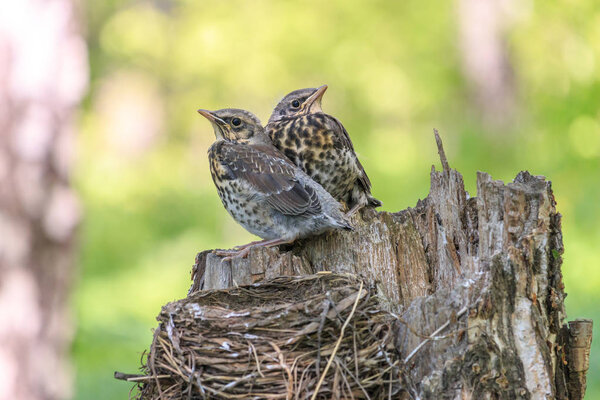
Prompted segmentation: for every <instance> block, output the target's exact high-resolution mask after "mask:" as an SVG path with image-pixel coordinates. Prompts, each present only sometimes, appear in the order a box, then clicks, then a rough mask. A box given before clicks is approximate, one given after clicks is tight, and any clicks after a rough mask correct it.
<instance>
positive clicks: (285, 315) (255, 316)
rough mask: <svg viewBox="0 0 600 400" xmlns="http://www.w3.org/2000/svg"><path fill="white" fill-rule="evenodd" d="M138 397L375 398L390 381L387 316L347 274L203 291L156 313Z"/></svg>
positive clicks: (393, 370) (395, 381)
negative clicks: (153, 333)
mask: <svg viewBox="0 0 600 400" xmlns="http://www.w3.org/2000/svg"><path fill="white" fill-rule="evenodd" d="M159 321H160V325H159V327H158V329H157V330H156V332H155V336H154V342H153V343H152V348H151V351H150V353H149V355H148V357H147V358H146V363H145V365H144V366H143V370H144V372H145V374H144V375H143V376H138V377H134V378H130V379H129V380H130V381H137V382H138V385H139V386H138V393H137V397H138V398H140V399H163V400H171V399H209V398H211V399H215V398H222V399H382V398H388V397H390V396H392V395H394V394H397V392H398V390H399V387H400V386H399V379H400V378H399V367H398V365H399V363H400V361H399V358H398V356H397V354H396V352H395V350H394V346H393V335H392V323H393V317H392V316H391V315H389V314H387V313H385V312H384V311H381V310H380V308H379V306H378V301H377V298H376V296H375V290H374V288H371V287H364V286H363V283H362V282H361V281H360V280H358V279H357V278H356V277H354V276H350V275H337V274H317V275H310V276H302V277H280V278H276V279H273V280H270V281H266V282H263V283H259V284H255V285H251V286H244V287H238V288H234V289H229V290H218V291H203V292H198V293H195V294H192V295H191V296H190V297H188V298H187V299H185V300H181V301H178V302H174V303H170V304H168V305H167V306H165V307H164V308H163V310H162V312H161V314H160V315H159Z"/></svg>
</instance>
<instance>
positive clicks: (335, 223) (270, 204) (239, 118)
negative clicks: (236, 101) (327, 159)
mask: <svg viewBox="0 0 600 400" xmlns="http://www.w3.org/2000/svg"><path fill="white" fill-rule="evenodd" d="M198 112H199V113H200V114H201V115H202V116H204V117H205V118H206V119H208V120H209V121H210V122H211V124H212V127H213V130H214V133H215V136H216V141H215V142H214V143H213V144H212V145H211V146H210V148H209V150H208V159H209V165H210V172H211V175H212V179H213V182H214V183H215V186H216V187H217V192H218V194H219V197H220V198H221V202H222V203H223V206H225V209H226V210H227V211H228V212H229V214H230V215H231V216H232V217H233V218H234V219H235V220H236V221H237V222H238V223H239V224H240V225H242V226H243V227H244V228H245V229H246V230H248V231H249V232H250V233H253V234H255V235H257V236H259V237H261V238H262V240H260V241H255V242H251V243H248V244H245V245H243V246H237V247H235V248H234V249H233V250H219V251H217V254H218V255H222V256H227V257H225V258H224V260H231V259H233V258H243V257H245V256H246V255H247V254H248V253H249V252H250V249H251V248H253V247H272V246H277V245H281V244H286V243H292V242H294V241H295V240H296V239H302V238H306V237H309V236H313V235H318V234H321V233H324V232H326V231H329V230H335V229H343V230H352V229H353V228H352V225H351V224H350V222H349V221H348V220H347V219H346V216H345V215H344V213H343V210H342V206H341V204H340V203H339V202H338V201H336V200H335V199H334V198H333V197H332V196H331V195H330V194H329V193H328V192H327V191H326V190H325V189H323V187H322V186H321V185H319V184H318V183H317V182H315V181H314V180H313V179H311V178H310V177H309V176H308V175H307V174H306V173H304V172H303V171H302V170H301V169H300V168H298V167H297V166H296V165H294V164H293V163H292V162H290V160H288V159H287V157H286V156H285V155H283V154H282V153H281V152H280V151H279V150H277V149H276V148H275V147H274V146H273V144H272V143H271V141H270V140H269V137H268V136H267V134H266V132H265V130H264V127H263V126H262V123H261V121H260V120H259V119H258V117H256V116H255V115H254V114H252V113H251V112H249V111H246V110H241V109H235V108H226V109H221V110H216V111H209V110H205V109H199V110H198Z"/></svg>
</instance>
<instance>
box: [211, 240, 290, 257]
mask: <svg viewBox="0 0 600 400" xmlns="http://www.w3.org/2000/svg"><path fill="white" fill-rule="evenodd" d="M294 240H296V239H295V238H294V239H271V240H261V241H258V242H252V243H248V244H247V245H243V246H240V247H241V249H237V250H229V251H226V252H221V251H217V252H215V253H216V254H217V255H224V256H226V257H225V258H223V261H230V260H233V259H235V258H244V257H246V256H247V255H248V253H250V250H252V248H253V247H273V246H278V245H280V244H286V243H292V242H293V241H294Z"/></svg>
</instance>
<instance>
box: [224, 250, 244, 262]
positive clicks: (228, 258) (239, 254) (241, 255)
mask: <svg viewBox="0 0 600 400" xmlns="http://www.w3.org/2000/svg"><path fill="white" fill-rule="evenodd" d="M250 249H251V247H246V248H244V249H242V250H238V251H230V252H229V254H227V256H226V257H223V259H222V260H221V261H231V260H235V259H237V258H244V257H246V256H247V255H248V253H250Z"/></svg>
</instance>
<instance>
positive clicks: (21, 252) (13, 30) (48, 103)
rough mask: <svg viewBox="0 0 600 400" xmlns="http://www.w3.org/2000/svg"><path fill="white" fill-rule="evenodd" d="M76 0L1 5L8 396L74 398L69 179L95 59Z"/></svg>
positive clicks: (0, 185)
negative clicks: (76, 118)
mask: <svg viewBox="0 0 600 400" xmlns="http://www.w3.org/2000/svg"><path fill="white" fill-rule="evenodd" d="M75 22H76V14H75V12H74V8H73V3H72V2H71V1H68V0H53V1H29V0H19V1H6V2H1V3H0V315H1V321H2V322H1V323H0V371H1V372H0V399H25V400H27V399H63V398H67V397H70V393H71V374H70V368H69V365H68V359H67V354H68V352H69V349H70V342H71V337H72V330H73V328H72V323H71V321H70V314H71V313H70V310H69V307H68V294H69V288H70V283H71V279H72V275H73V247H74V230H75V227H76V225H77V223H78V221H79V218H80V217H79V207H78V202H77V199H76V196H75V194H74V193H73V191H72V190H71V188H70V185H69V170H70V165H69V164H70V163H69V153H70V151H71V149H72V147H73V144H72V140H73V127H72V125H73V115H74V110H75V107H76V105H77V104H78V103H79V100H80V99H81V97H82V96H83V93H84V90H85V87H86V83H87V57H86V48H85V42H84V41H83V38H82V37H81V35H80V34H79V33H78V31H77V25H76V24H75Z"/></svg>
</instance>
